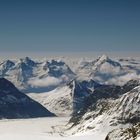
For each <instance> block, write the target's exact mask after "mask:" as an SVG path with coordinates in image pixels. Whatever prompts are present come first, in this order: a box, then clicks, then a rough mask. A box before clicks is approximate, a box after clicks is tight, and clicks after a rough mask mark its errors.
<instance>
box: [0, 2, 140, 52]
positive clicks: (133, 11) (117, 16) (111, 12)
mask: <svg viewBox="0 0 140 140" xmlns="http://www.w3.org/2000/svg"><path fill="white" fill-rule="evenodd" d="M100 51H101V52H105V51H106V52H107V51H108V52H126V51H128V52H132V51H133V52H140V0H0V52H28V53H29V52H36V53H38V52H43V53H44V52H71V53H73V52H74V53H75V52H100Z"/></svg>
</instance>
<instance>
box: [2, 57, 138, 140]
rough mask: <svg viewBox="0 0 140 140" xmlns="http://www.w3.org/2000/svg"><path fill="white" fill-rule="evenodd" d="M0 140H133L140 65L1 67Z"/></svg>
mask: <svg viewBox="0 0 140 140" xmlns="http://www.w3.org/2000/svg"><path fill="white" fill-rule="evenodd" d="M0 119H1V120H0V140H19V139H21V140H22V139H24V140H25V139H31V140H32V139H33V140H46V139H48V140H49V139H50V140H56V139H62V140H70V139H74V140H75V139H80V140H82V139H83V140H85V139H89V140H90V139H96V140H126V139H129V140H138V139H139V137H140V59H138V58H137V59H132V58H127V59H126V58H120V59H115V58H113V59H112V58H109V57H108V56H106V55H102V56H100V57H98V58H97V59H93V58H88V59H81V58H79V59H74V58H65V57H62V58H61V59H60V58H59V59H58V58H57V59H51V58H48V59H43V60H39V59H38V60H34V59H31V58H29V57H25V58H21V59H15V60H4V61H0Z"/></svg>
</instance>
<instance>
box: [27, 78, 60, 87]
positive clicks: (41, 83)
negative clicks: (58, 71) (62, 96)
mask: <svg viewBox="0 0 140 140" xmlns="http://www.w3.org/2000/svg"><path fill="white" fill-rule="evenodd" d="M61 82H62V80H61V79H58V78H55V77H50V76H49V77H46V78H43V79H33V80H31V81H30V82H29V83H30V84H31V85H32V86H33V87H48V86H57V85H59V84H60V83H61Z"/></svg>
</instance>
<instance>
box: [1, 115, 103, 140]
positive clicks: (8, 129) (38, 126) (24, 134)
mask: <svg viewBox="0 0 140 140" xmlns="http://www.w3.org/2000/svg"><path fill="white" fill-rule="evenodd" d="M68 119H69V118H67V117H65V118H63V117H62V118H61V117H53V118H38V119H24V120H1V121H0V140H25V139H27V140H77V139H78V140H86V139H88V140H93V139H94V138H96V140H104V138H105V135H104V134H103V135H100V134H94V135H87V136H73V137H62V136H60V133H61V132H63V129H62V128H63V126H64V125H65V124H66V123H67V122H68ZM55 127H56V128H55Z"/></svg>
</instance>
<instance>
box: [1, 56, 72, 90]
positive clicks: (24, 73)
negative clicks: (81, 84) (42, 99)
mask: <svg viewBox="0 0 140 140" xmlns="http://www.w3.org/2000/svg"><path fill="white" fill-rule="evenodd" d="M0 77H4V78H7V79H8V80H10V81H12V82H13V83H14V84H15V85H16V86H17V87H18V88H19V89H20V90H22V91H24V92H43V91H44V92H46V91H49V90H52V89H54V88H55V87H57V86H59V85H61V84H63V83H67V82H68V81H69V80H71V79H72V78H73V77H74V73H73V72H72V71H71V69H70V68H69V67H68V66H67V65H66V64H65V63H64V62H62V61H58V60H57V61H56V60H50V61H46V60H44V61H33V60H31V59H30V58H28V57H25V58H24V59H20V60H16V61H10V60H7V61H4V62H1V64H0Z"/></svg>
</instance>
